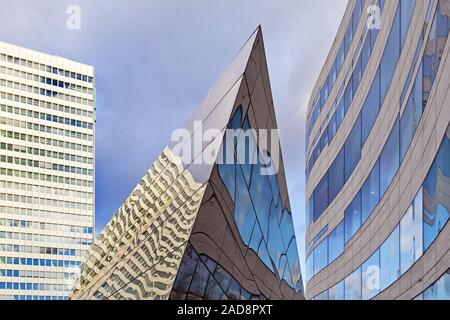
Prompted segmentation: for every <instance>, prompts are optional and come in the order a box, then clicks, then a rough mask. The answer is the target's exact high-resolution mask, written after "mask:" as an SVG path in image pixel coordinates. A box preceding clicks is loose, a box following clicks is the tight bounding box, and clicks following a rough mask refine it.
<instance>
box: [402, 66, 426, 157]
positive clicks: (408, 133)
mask: <svg viewBox="0 0 450 320" xmlns="http://www.w3.org/2000/svg"><path fill="white" fill-rule="evenodd" d="M417 75H418V77H417V79H416V81H415V83H414V86H413V91H412V92H411V96H410V97H409V99H408V102H407V103H406V106H405V109H404V110H403V114H402V116H401V118H400V159H401V160H402V161H403V158H404V157H405V154H406V152H407V151H408V148H409V145H410V144H411V141H412V139H413V137H414V133H415V132H416V129H417V127H418V125H419V122H420V118H421V117H422V74H421V72H420V68H419V73H418V74H417Z"/></svg>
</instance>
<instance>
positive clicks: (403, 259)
mask: <svg viewBox="0 0 450 320" xmlns="http://www.w3.org/2000/svg"><path fill="white" fill-rule="evenodd" d="M421 200H422V192H419V194H418V195H417V198H416V199H415V200H414V202H413V204H412V205H411V206H410V207H409V208H408V210H407V211H406V214H405V215H404V216H403V218H402V220H401V221H400V272H401V274H403V273H405V272H406V271H407V270H408V269H409V268H410V267H411V266H412V265H413V263H414V262H416V261H417V259H419V258H420V257H421V256H422V241H423V240H422V201H421ZM416 202H420V203H417V206H416Z"/></svg>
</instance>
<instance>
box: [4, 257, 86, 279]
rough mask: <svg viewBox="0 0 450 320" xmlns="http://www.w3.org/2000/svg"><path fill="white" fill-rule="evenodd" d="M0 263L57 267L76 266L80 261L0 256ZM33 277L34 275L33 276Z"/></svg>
mask: <svg viewBox="0 0 450 320" xmlns="http://www.w3.org/2000/svg"><path fill="white" fill-rule="evenodd" d="M0 264H2V265H3V264H6V265H18V266H29V267H30V266H34V267H59V268H78V267H79V266H80V264H81V262H80V261H70V260H52V259H36V258H20V257H0ZM25 272H27V274H28V272H33V273H32V274H34V270H26V271H25ZM33 277H34V276H33Z"/></svg>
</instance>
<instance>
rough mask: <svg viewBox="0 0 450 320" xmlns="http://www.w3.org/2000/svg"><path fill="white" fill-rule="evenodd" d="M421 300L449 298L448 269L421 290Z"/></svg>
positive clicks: (449, 280)
mask: <svg viewBox="0 0 450 320" xmlns="http://www.w3.org/2000/svg"><path fill="white" fill-rule="evenodd" d="M423 300H450V270H447V272H446V273H444V275H443V276H442V277H441V278H440V279H439V280H438V281H436V282H435V283H434V284H433V285H432V286H430V287H429V288H428V289H427V290H425V291H424V292H423Z"/></svg>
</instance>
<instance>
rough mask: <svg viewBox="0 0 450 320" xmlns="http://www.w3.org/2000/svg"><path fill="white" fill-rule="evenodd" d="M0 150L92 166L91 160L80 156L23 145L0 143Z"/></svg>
mask: <svg viewBox="0 0 450 320" xmlns="http://www.w3.org/2000/svg"><path fill="white" fill-rule="evenodd" d="M0 150H8V151H12V152H19V153H25V154H29V155H35V156H41V157H47V158H53V159H59V160H66V161H72V162H79V163H82V164H93V159H92V158H88V157H81V156H77V155H74V154H69V153H62V152H57V151H51V150H45V149H39V148H32V147H26V146H23V145H18V144H12V143H4V142H0Z"/></svg>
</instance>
